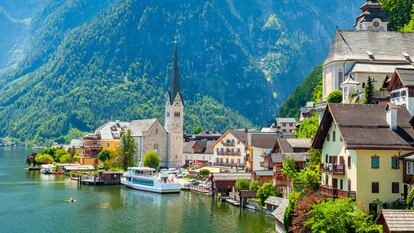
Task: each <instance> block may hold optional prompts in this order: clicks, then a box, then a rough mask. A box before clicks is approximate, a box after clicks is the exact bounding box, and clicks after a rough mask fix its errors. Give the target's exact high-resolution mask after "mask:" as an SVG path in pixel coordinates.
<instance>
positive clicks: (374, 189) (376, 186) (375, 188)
mask: <svg viewBox="0 0 414 233" xmlns="http://www.w3.org/2000/svg"><path fill="white" fill-rule="evenodd" d="M371 192H372V193H379V182H372V184H371Z"/></svg>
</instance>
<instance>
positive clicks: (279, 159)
mask: <svg viewBox="0 0 414 233" xmlns="http://www.w3.org/2000/svg"><path fill="white" fill-rule="evenodd" d="M307 157H308V153H290V154H272V162H273V163H283V161H284V160H285V159H286V158H292V159H293V160H294V161H295V162H306V158H307Z"/></svg>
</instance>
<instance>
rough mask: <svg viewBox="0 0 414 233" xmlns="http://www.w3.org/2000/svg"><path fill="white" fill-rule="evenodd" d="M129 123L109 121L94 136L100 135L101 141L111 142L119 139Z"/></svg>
mask: <svg viewBox="0 0 414 233" xmlns="http://www.w3.org/2000/svg"><path fill="white" fill-rule="evenodd" d="M129 124H130V123H129V122H123V121H109V122H107V123H105V124H104V125H102V126H101V127H99V128H98V129H97V130H96V131H95V134H97V135H100V138H101V139H102V140H113V139H119V138H120V137H121V132H122V131H124V130H126V129H128V128H129Z"/></svg>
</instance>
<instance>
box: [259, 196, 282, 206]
mask: <svg viewBox="0 0 414 233" xmlns="http://www.w3.org/2000/svg"><path fill="white" fill-rule="evenodd" d="M282 201H283V198H281V197H274V196H269V197H268V198H267V199H266V201H265V202H264V203H265V204H268V205H274V206H280V204H282Z"/></svg>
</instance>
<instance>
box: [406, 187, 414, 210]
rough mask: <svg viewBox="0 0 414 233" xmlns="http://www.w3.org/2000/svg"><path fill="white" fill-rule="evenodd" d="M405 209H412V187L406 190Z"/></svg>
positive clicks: (413, 200)
mask: <svg viewBox="0 0 414 233" xmlns="http://www.w3.org/2000/svg"><path fill="white" fill-rule="evenodd" d="M407 207H408V208H410V209H414V186H411V188H410V189H409V190H408V195H407Z"/></svg>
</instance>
